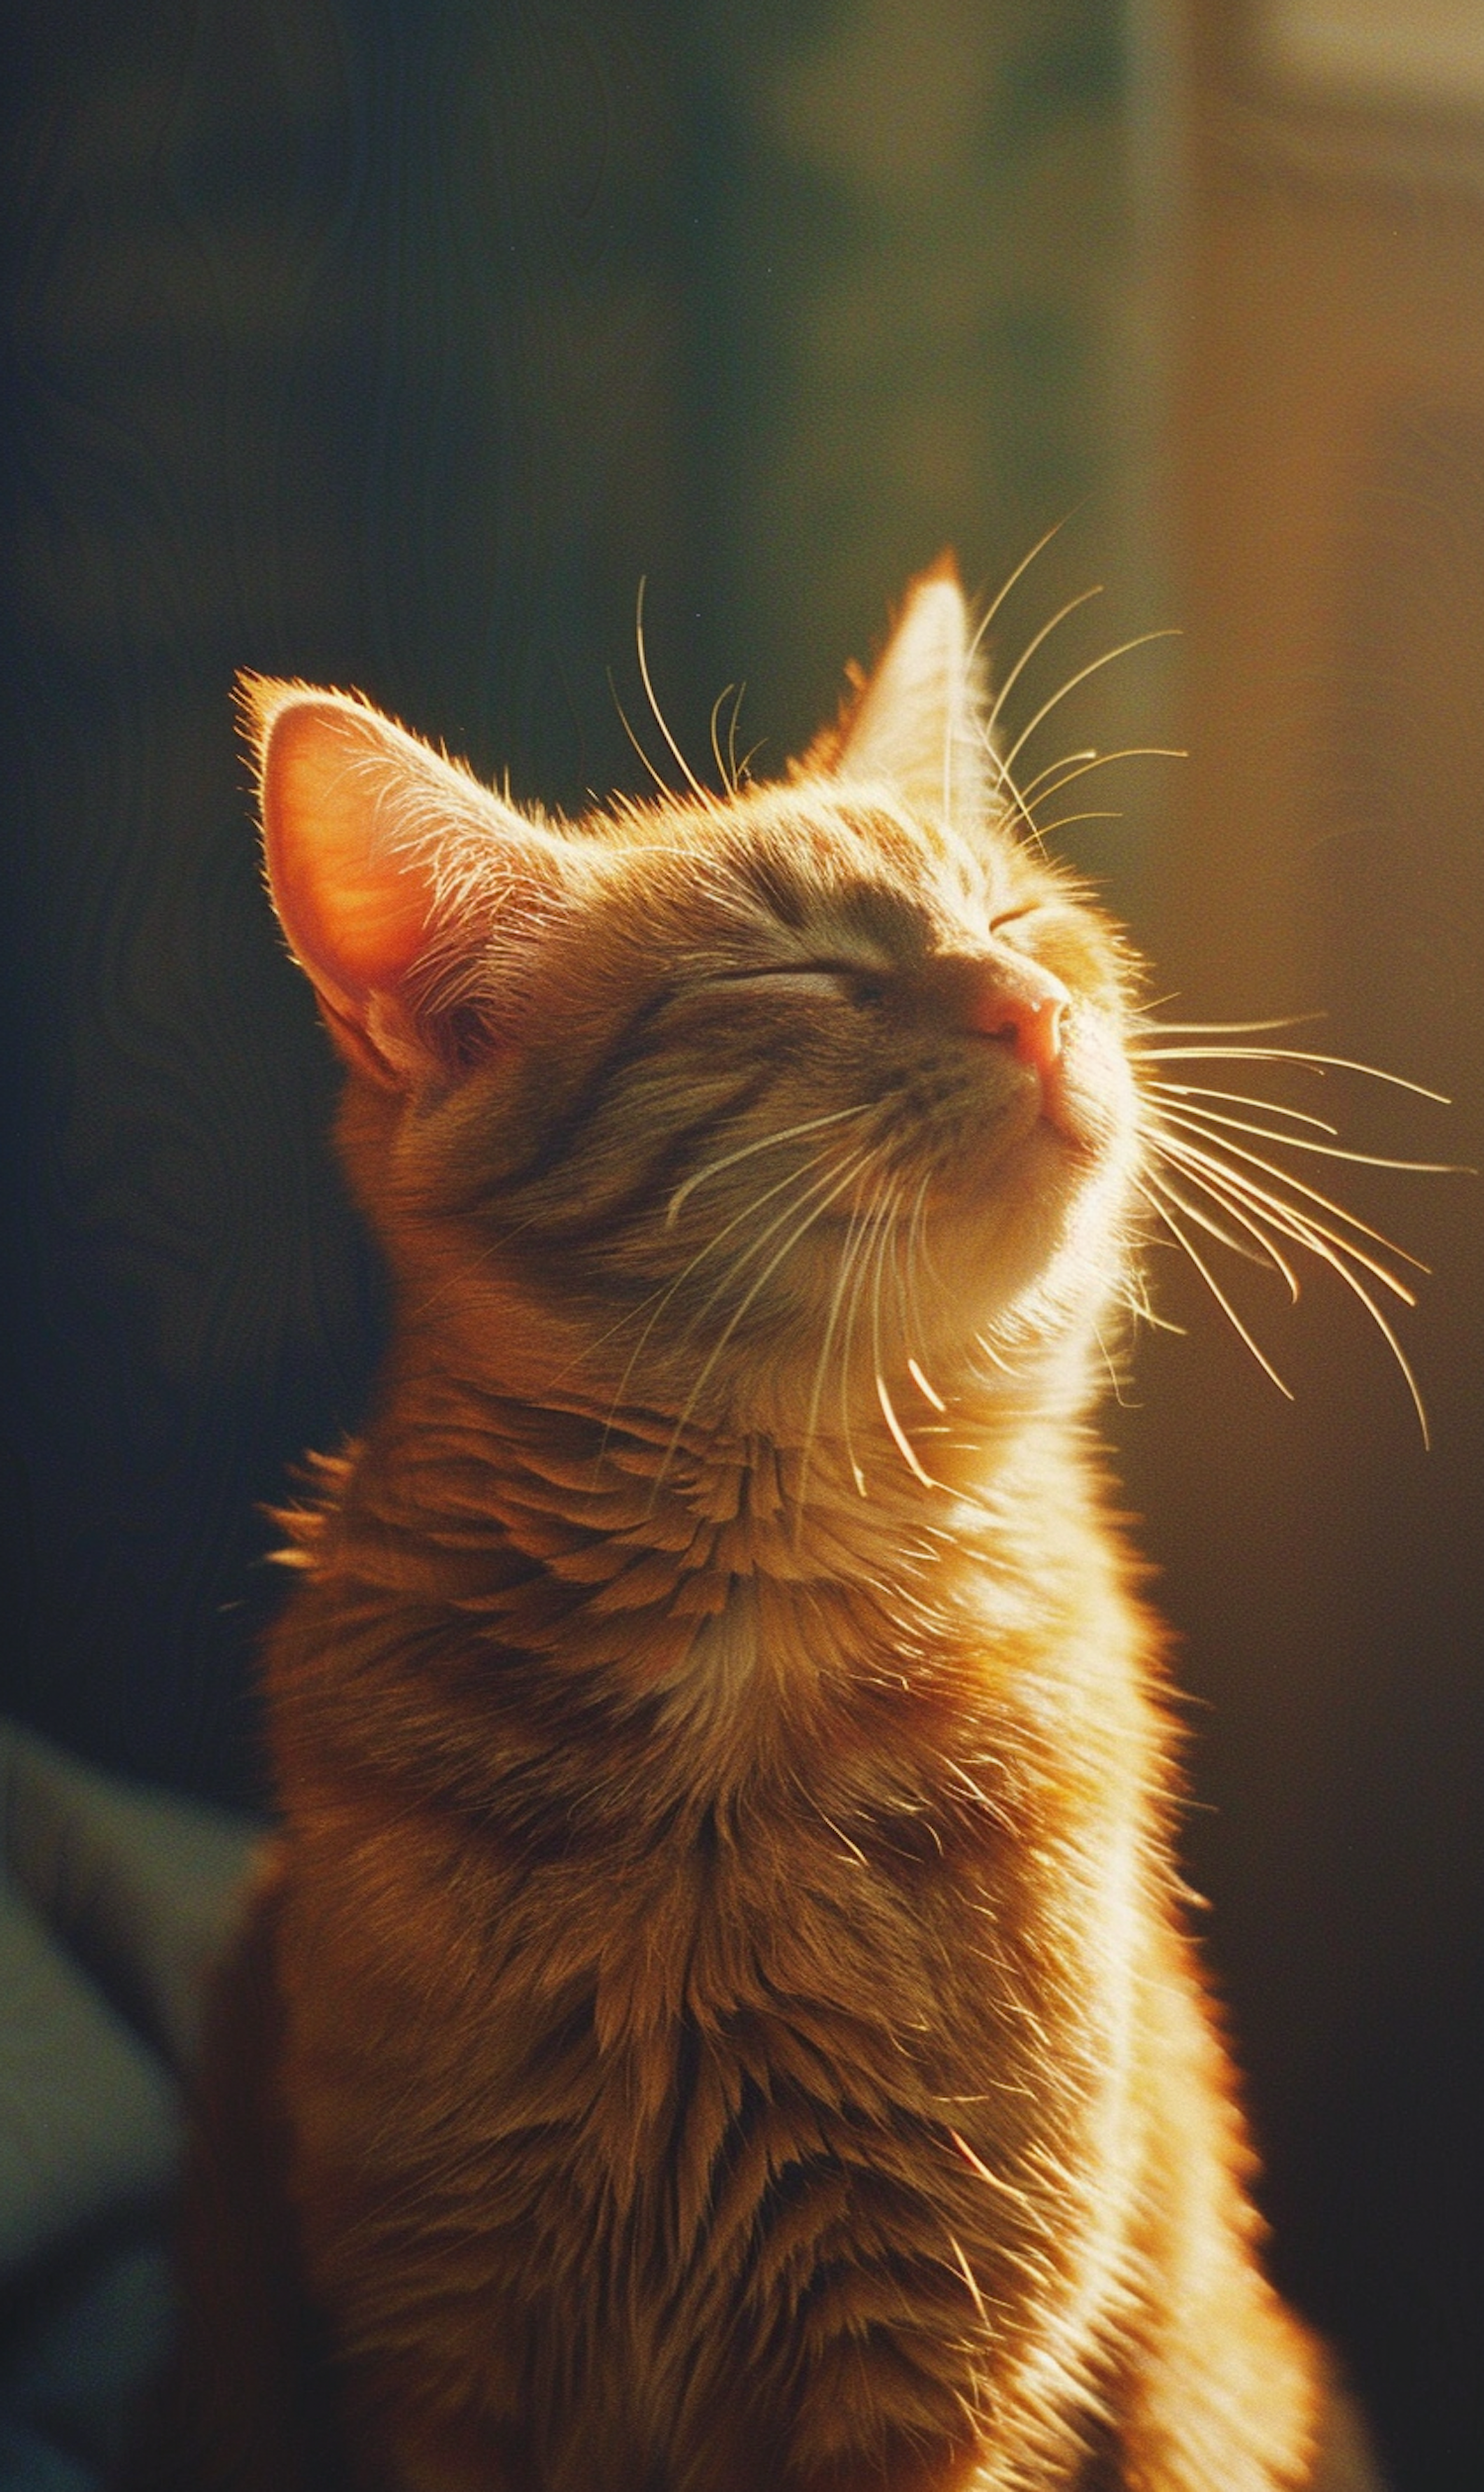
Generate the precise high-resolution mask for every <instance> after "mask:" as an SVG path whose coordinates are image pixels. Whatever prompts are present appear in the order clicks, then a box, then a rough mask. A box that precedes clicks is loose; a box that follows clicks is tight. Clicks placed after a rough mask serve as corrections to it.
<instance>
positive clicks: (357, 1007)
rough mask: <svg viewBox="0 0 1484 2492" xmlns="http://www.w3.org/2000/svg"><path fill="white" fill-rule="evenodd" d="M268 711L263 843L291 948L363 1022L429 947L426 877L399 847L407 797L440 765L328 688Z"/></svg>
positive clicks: (287, 698) (411, 853) (342, 1007)
mask: <svg viewBox="0 0 1484 2492" xmlns="http://www.w3.org/2000/svg"><path fill="white" fill-rule="evenodd" d="M261 709H262V710H263V711H266V716H265V718H264V725H263V741H262V809H263V842H264V848H265V852H266V858H267V866H268V879H269V882H270V884H271V886H272V891H273V899H274V904H275V906H276V907H277V910H278V914H279V917H280V919H281V921H282V924H283V930H284V933H285V934H286V935H287V937H288V940H289V946H290V949H291V950H292V952H293V953H294V955H295V958H296V959H297V960H299V961H300V962H301V963H302V964H303V966H304V968H305V969H307V970H308V972H309V974H310V976H311V977H312V978H313V980H314V982H315V984H316V986H317V987H319V988H320V990H321V992H322V994H323V995H324V997H325V1001H326V1003H328V1004H329V1005H331V1006H332V1007H334V1008H335V1009H337V1010H338V1011H339V1012H341V1013H348V1014H349V1015H351V1016H352V1017H353V1018H357V1019H358V1018H359V1017H360V1015H361V1013H362V1011H363V1009H364V1006H365V1003H366V999H367V997H368V996H370V995H372V994H374V993H377V992H382V993H386V992H388V991H390V990H393V989H395V988H396V987H397V986H398V985H399V984H400V983H401V981H402V979H403V978H404V977H405V976H406V974H407V971H408V969H410V968H411V966H412V964H413V962H414V961H415V960H416V959H417V954H418V953H419V951H420V950H421V948H422V946H423V943H424V942H425V940H426V936H427V931H428V925H429V921H430V918H431V915H432V906H433V885H432V877H431V875H430V873H429V872H428V870H427V867H426V866H425V864H424V863H423V862H422V858H421V856H420V855H419V852H418V847H417V843H416V842H409V841H407V840H405V839H399V837H398V827H399V816H400V815H402V814H403V813H404V807H405V804H406V799H407V796H408V795H409V794H410V793H412V792H413V791H414V789H415V788H416V785H417V779H418V778H420V777H421V776H422V775H423V774H424V773H425V771H426V770H427V768H428V767H429V766H431V768H432V769H433V770H436V769H437V768H438V767H439V765H438V763H437V760H436V757H435V756H434V755H432V754H429V753H426V752H425V751H424V750H423V748H422V747H420V746H418V745H417V744H416V743H415V742H414V740H413V738H412V737H411V736H407V735H404V734H403V732H402V730H401V729H400V728H398V727H394V726H393V725H392V724H391V722H390V721H389V720H387V719H384V718H381V717H379V716H378V715H377V713H376V712H375V711H374V710H371V709H365V708H363V707H361V706H360V704H359V703H358V702H355V701H352V700H347V699H345V698H343V697H342V696H339V695H337V694H335V693H332V692H302V693H301V692H286V693H285V694H283V695H282V697H281V698H280V699H279V700H278V701H276V702H275V703H274V704H273V705H272V706H271V708H270V707H269V705H268V702H267V700H263V701H262V702H261Z"/></svg>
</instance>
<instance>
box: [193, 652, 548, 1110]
mask: <svg viewBox="0 0 1484 2492" xmlns="http://www.w3.org/2000/svg"><path fill="white" fill-rule="evenodd" d="M240 692H241V701H242V710H243V719H244V725H245V728H246V732H247V736H248V739H249V742H250V744H251V746H252V750H253V754H254V758H255V760H256V764H257V773H258V788H259V795H260V801H261V808H262V825H263V853H264V862H265V865H266V868H267V876H268V886H269V889H270V891H271V893H272V897H273V905H274V907H275V908H276V910H277V911H278V918H279V923H280V924H281V926H282V927H283V931H284V934H285V936H286V938H287V940H288V945H289V950H290V951H291V952H292V953H293V955H294V958H295V960H296V961H298V963H299V964H300V966H301V968H302V969H305V971H306V972H307V973H308V975H309V977H310V978H311V980H312V981H313V984H314V987H315V990H316V993H317V995H318V996H319V1000H320V1007H321V1011H322V1012H323V1014H324V1017H325V1023H326V1026H327V1027H328V1029H329V1032H330V1035H331V1036H332V1038H333V1039H334V1042H335V1045H336V1046H337V1048H338V1049H339V1051H340V1053H341V1055H342V1056H344V1057H345V1058H346V1060H347V1061H348V1062H350V1063H351V1064H352V1065H353V1066H354V1067H355V1068H356V1069H357V1070H358V1071H360V1072H363V1073H366V1074H369V1075H370V1077H371V1079H372V1080H374V1081H377V1082H380V1083H382V1084H384V1085H388V1086H391V1087H394V1088H406V1087H408V1086H410V1085H412V1084H414V1083H416V1082H417V1081H418V1080H420V1079H422V1078H424V1077H425V1076H426V1075H427V1073H428V1072H429V1071H436V1070H438V1069H440V1068H441V1069H443V1070H450V1069H453V1068H454V1066H455V1065H456V1064H457V1063H458V1062H459V1061H463V1060H464V1059H466V1058H467V1055H468V1052H469V1049H470V1046H471V1042H474V1043H477V1042H478V1040H479V1039H480V1038H482V1037H485V1036H487V1035H488V1034H489V1032H490V1031H491V1030H493V1029H494V1028H495V1027H496V1026H497V1025H498V1019H499V1009H500V984H501V976H500V972H501V963H502V958H503V956H509V954H510V951H511V948H512V947H516V946H518V944H519V943H520V941H521V940H522V938H523V939H524V940H526V941H528V940H529V937H530V935H531V933H532V931H533V930H534V929H535V928H536V927H537V926H539V924H541V923H542V922H544V921H546V920H547V919H549V917H550V914H551V912H552V909H553V907H554V906H556V905H559V903H560V896H561V892H562V888H563V885H564V881H565V878H566V876H567V875H568V873H569V872H570V866H569V863H568V858H567V855H566V853H565V843H564V842H563V841H562V840H561V839H560V837H559V836H558V835H557V834H555V833H553V832H551V831H549V830H547V829H546V828H545V827H544V826H543V825H541V824H539V823H535V822H531V821H528V820H527V819H526V817H525V816H524V815H523V814H521V813H519V812H517V811H516V809H515V807H514V806H513V805H511V804H508V803H506V802H504V801H503V800H502V799H501V798H500V797H499V796H497V795H494V794H493V793H492V792H491V791H490V789H488V788H486V787H482V786H481V785H479V783H478V781H477V780H475V779H472V778H471V777H470V775H469V773H468V772H467V771H463V770H460V769H458V768H457V767H456V766H455V765H454V764H453V763H451V762H448V761H445V760H444V758H443V756H442V755H441V754H438V753H434V752H433V751H431V750H430V748H429V747H428V746H427V745H425V744H420V743H419V742H418V741H417V738H416V737H415V736H411V735H409V734H407V732H406V731H405V730H404V729H403V728H401V727H399V726H395V725H394V724H393V723H392V721H391V719H389V718H384V717H382V715H381V714H380V712H379V711H378V710H375V709H373V708H372V707H371V706H370V705H369V703H367V702H365V701H362V700H359V699H357V698H356V697H354V696H353V695H352V694H349V693H344V692H315V691H312V690H310V689H308V688H307V687H305V686H304V685H298V684H277V683H272V682H269V681H267V680H266V679H265V678H263V677H260V676H244V677H243V678H242V679H241V684H240Z"/></svg>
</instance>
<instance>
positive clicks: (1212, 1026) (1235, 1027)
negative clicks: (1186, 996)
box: [1135, 996, 1325, 1038]
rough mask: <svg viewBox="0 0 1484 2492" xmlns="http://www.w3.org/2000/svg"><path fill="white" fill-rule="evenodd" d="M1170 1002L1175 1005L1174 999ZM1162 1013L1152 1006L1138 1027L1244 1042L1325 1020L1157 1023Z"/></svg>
mask: <svg viewBox="0 0 1484 2492" xmlns="http://www.w3.org/2000/svg"><path fill="white" fill-rule="evenodd" d="M1166 1000H1167V1001H1169V1002H1173V1000H1174V998H1173V996H1170V997H1168V998H1166ZM1158 1011H1159V1005H1158V1004H1151V1005H1150V1006H1149V1007H1148V1009H1147V1010H1145V1011H1143V1012H1139V1013H1136V1014H1135V1024H1136V1027H1138V1028H1139V1029H1143V1030H1153V1031H1154V1032H1155V1033H1156V1035H1157V1036H1164V1037H1173V1038H1240V1037H1242V1035H1243V1034H1244V1032H1247V1033H1253V1032H1256V1031H1260V1030H1302V1029H1306V1028H1309V1027H1311V1026H1312V1025H1313V1023H1314V1022H1316V1021H1323V1020H1324V1019H1325V1015H1324V1014H1323V1013H1322V1012H1278V1013H1271V1014H1269V1015H1268V1016H1267V1018H1266V1019H1264V1020H1261V1021H1157V1020H1156V1019H1155V1017H1154V1016H1155V1014H1156V1013H1157V1012H1158Z"/></svg>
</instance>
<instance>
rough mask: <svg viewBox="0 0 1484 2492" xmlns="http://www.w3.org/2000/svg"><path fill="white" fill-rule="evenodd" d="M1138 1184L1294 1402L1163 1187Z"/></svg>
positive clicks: (1153, 1180)
mask: <svg viewBox="0 0 1484 2492" xmlns="http://www.w3.org/2000/svg"><path fill="white" fill-rule="evenodd" d="M1136 1183H1137V1185H1138V1190H1139V1192H1140V1193H1141V1194H1142V1195H1143V1196H1144V1198H1145V1200H1146V1202H1148V1203H1150V1204H1152V1205H1153V1207H1154V1209H1155V1210H1156V1211H1157V1212H1158V1213H1159V1218H1160V1219H1161V1220H1162V1221H1163V1223H1164V1226H1165V1228H1166V1229H1167V1230H1168V1231H1169V1234H1170V1236H1171V1237H1172V1238H1173V1239H1174V1241H1175V1243H1176V1245H1177V1246H1181V1247H1182V1248H1183V1249H1184V1251H1185V1253H1186V1254H1187V1255H1188V1256H1189V1258H1190V1261H1191V1262H1192V1263H1193V1265H1194V1266H1195V1269H1196V1270H1197V1272H1199V1274H1200V1276H1201V1279H1202V1280H1203V1281H1204V1282H1205V1284H1206V1287H1207V1288H1208V1289H1209V1290H1210V1292H1211V1295H1212V1297H1213V1298H1214V1299H1215V1301H1216V1303H1217V1305H1218V1306H1219V1307H1220V1309H1221V1311H1222V1314H1223V1315H1224V1316H1225V1317H1226V1319H1227V1321H1228V1323H1229V1324H1230V1325H1231V1327H1232V1329H1233V1331H1234V1332H1235V1333H1236V1334H1237V1336H1238V1338H1240V1339H1241V1340H1243V1341H1245V1342H1246V1344H1247V1346H1248V1348H1249V1349H1250V1350H1251V1351H1252V1356H1253V1358H1255V1360H1256V1362H1257V1364H1258V1366H1259V1367H1260V1368H1261V1370H1262V1372H1263V1374H1264V1375H1265V1376H1268V1377H1270V1378H1271V1380H1272V1382H1273V1383H1274V1384H1275V1385H1276V1386H1277V1388H1278V1391H1279V1392H1280V1393H1281V1394H1282V1396H1283V1398H1284V1400H1285V1401H1288V1402H1291V1401H1292V1400H1293V1394H1292V1391H1291V1389H1290V1388H1289V1387H1288V1386H1287V1385H1286V1384H1285V1383H1284V1382H1283V1379H1282V1377H1281V1376H1280V1375H1279V1373H1278V1371H1277V1369H1276V1367H1275V1366H1274V1365H1273V1363H1272V1360H1271V1359H1270V1358H1269V1357H1268V1356H1267V1354H1266V1352H1265V1351H1264V1350H1262V1349H1261V1348H1259V1346H1258V1344H1257V1343H1256V1341H1254V1340H1253V1338H1252V1334H1251V1333H1250V1332H1249V1331H1248V1328H1247V1326H1246V1325H1245V1324H1244V1323H1243V1321H1242V1318H1241V1316H1240V1315H1239V1314H1238V1312H1237V1310H1236V1308H1235V1307H1234V1306H1233V1304H1232V1301H1231V1299H1230V1298H1229V1297H1228V1296H1227V1294H1226V1291H1225V1290H1224V1289H1223V1288H1222V1285H1221V1283H1220V1281H1219V1280H1218V1279H1217V1278H1216V1275H1215V1273H1214V1272H1213V1271H1212V1269H1211V1266H1210V1264H1209V1263H1208V1262H1207V1261H1206V1259H1205V1257H1204V1255H1203V1254H1202V1253H1201V1252H1200V1250H1199V1248H1198V1247H1197V1246H1193V1245H1192V1244H1191V1242H1190V1240H1189V1238H1188V1237H1187V1236H1186V1234H1185V1231H1184V1230H1183V1228H1182V1227H1181V1225H1180V1222H1179V1220H1178V1218H1177V1217H1176V1214H1175V1212H1174V1211H1173V1210H1172V1209H1171V1207H1170V1198H1169V1196H1168V1194H1167V1193H1166V1191H1165V1189H1164V1187H1163V1186H1162V1185H1161V1184H1160V1183H1159V1179H1158V1178H1157V1177H1152V1176H1150V1175H1148V1174H1146V1175H1145V1176H1143V1177H1141V1178H1139V1179H1137V1180H1136Z"/></svg>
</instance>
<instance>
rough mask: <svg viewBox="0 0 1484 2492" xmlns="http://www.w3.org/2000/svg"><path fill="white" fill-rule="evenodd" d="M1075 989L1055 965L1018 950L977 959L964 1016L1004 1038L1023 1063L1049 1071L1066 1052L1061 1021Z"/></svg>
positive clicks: (976, 1027)
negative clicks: (1044, 965) (1070, 988)
mask: <svg viewBox="0 0 1484 2492" xmlns="http://www.w3.org/2000/svg"><path fill="white" fill-rule="evenodd" d="M1070 1002H1071V995H1070V992H1069V991H1068V989H1067V987H1065V986H1064V985H1063V983H1062V980H1061V979H1060V978H1059V977H1058V976H1057V975H1056V972H1055V971H1054V970H1052V969H1043V968H1042V966H1041V964H1040V962H1039V961H1030V960H1026V959H1023V958H1022V957H1021V956H1020V955H1019V954H1016V953H1010V952H997V953H995V954H994V956H993V957H992V958H991V959H987V960H979V961H976V962H975V963H974V976H973V979H972V981H971V983H970V986H969V992H968V995H967V998H966V1003H967V1011H966V1013H965V1020H966V1023H967V1025H968V1027H969V1028H970V1029H971V1030H976V1031H979V1032H981V1033H982V1035H983V1036H984V1037H985V1038H988V1039H1003V1040H1004V1042H1005V1043H1006V1045H1007V1046H1009V1047H1011V1048H1012V1049H1013V1050H1014V1052H1015V1054H1016V1056H1017V1057H1018V1058H1019V1059H1020V1061H1021V1062H1022V1063H1023V1064H1034V1065H1035V1067H1036V1070H1037V1071H1038V1072H1041V1073H1048V1072H1050V1071H1051V1068H1052V1066H1053V1065H1054V1064H1055V1063H1056V1062H1057V1061H1058V1059H1059V1058H1060V1056H1061V1053H1062V1023H1063V1019H1064V1017H1065V1015H1066V1012H1067V1006H1068V1005H1069V1003H1070Z"/></svg>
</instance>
